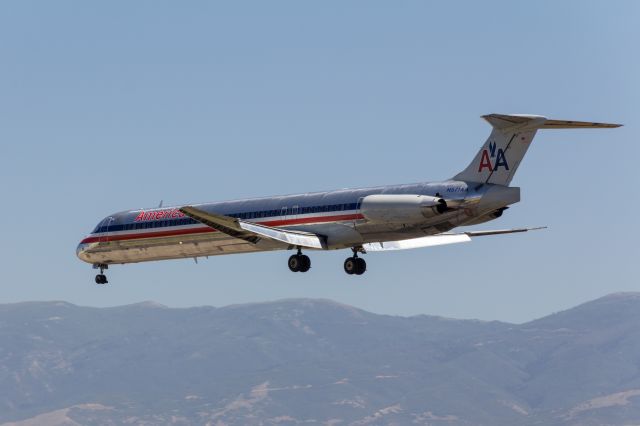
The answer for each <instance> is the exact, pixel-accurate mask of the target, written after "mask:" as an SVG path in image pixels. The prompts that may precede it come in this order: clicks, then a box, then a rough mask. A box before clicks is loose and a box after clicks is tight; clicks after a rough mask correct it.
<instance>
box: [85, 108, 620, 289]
mask: <svg viewBox="0 0 640 426" xmlns="http://www.w3.org/2000/svg"><path fill="white" fill-rule="evenodd" d="M482 118H484V119H485V120H486V121H487V122H488V123H489V124H490V125H491V126H492V131H491V134H490V135H489V138H488V139H487V140H486V142H485V143H484V144H483V145H482V147H481V148H480V150H479V151H478V152H477V154H476V155H475V157H474V158H473V160H472V161H471V163H470V164H469V165H468V166H467V168H466V169H464V170H463V171H462V172H460V173H458V174H456V175H455V176H453V177H452V178H450V179H447V180H445V181H441V182H433V183H414V184H403V185H388V186H379V187H371V188H360V189H340V190H335V191H327V192H313V193H305V194H297V195H283V196H275V197H265V198H253V199H244V200H235V201H223V202H216V203H204V204H190V205H183V206H175V207H162V203H161V205H160V207H158V208H152V209H138V210H127V211H123V212H119V213H114V214H112V215H110V216H107V217H106V218H104V219H102V220H101V221H100V222H99V223H98V225H97V226H96V227H95V229H94V230H93V231H92V232H91V233H90V234H89V235H88V236H86V237H85V238H84V239H82V241H80V244H79V245H78V247H77V249H76V254H77V256H78V257H79V258H80V259H81V260H83V261H85V262H87V263H90V264H92V265H93V267H94V269H99V270H100V273H99V274H97V275H96V277H95V282H96V283H97V284H106V283H107V282H108V281H107V277H106V275H105V274H104V270H105V269H108V268H109V265H113V264H126V263H135V262H146V261H154V260H166V259H179V258H193V259H195V261H196V263H197V259H198V257H208V256H215V255H223V254H235V253H248V252H262V251H272V250H295V253H294V254H293V255H291V256H290V257H289V259H288V266H289V269H290V270H291V271H292V272H307V271H308V270H309V269H310V268H311V260H310V258H309V257H308V256H307V255H306V254H303V252H302V251H303V250H338V249H350V250H351V251H352V255H351V256H349V257H348V258H347V259H346V260H345V261H344V265H343V267H344V271H345V272H346V273H347V274H349V275H362V274H363V273H364V272H365V271H366V269H367V264H366V262H365V260H364V258H362V257H360V256H359V255H362V254H366V253H368V252H378V251H389V250H403V249H413V248H420V247H429V246H437V245H443V244H453V243H461V242H466V241H470V240H471V239H472V238H474V237H480V236H488V235H499V234H510V233H519V232H527V231H531V230H535V229H541V228H515V229H503V230H496V231H462V232H451V231H452V230H453V229H454V228H457V227H459V226H468V225H477V224H481V223H484V222H488V221H491V220H494V219H497V218H499V217H501V216H502V214H503V213H504V211H505V210H506V209H508V208H509V206H510V205H512V204H515V203H517V202H519V201H520V188H518V187H512V186H509V184H510V183H511V180H512V179H513V177H514V175H515V173H516V171H517V169H518V166H520V163H521V161H522V159H523V158H524V155H525V154H526V152H527V149H528V148H529V146H530V145H531V142H532V140H533V138H534V136H535V135H536V132H537V131H538V130H539V129H579V128H614V127H620V126H621V125H620V124H610V123H595V122H584V121H568V120H551V119H547V118H546V117H543V116H538V115H524V114H512V115H505V114H489V115H484V116H482Z"/></svg>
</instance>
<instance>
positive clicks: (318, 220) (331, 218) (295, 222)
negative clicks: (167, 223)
mask: <svg viewBox="0 0 640 426" xmlns="http://www.w3.org/2000/svg"><path fill="white" fill-rule="evenodd" d="M357 219H364V216H362V215H361V214H343V215H336V216H317V217H308V218H300V219H289V220H272V221H267V222H255V223H257V224H259V225H266V226H285V225H304V224H309V223H326V222H338V221H343V220H357ZM207 232H218V231H217V230H215V229H213V228H210V227H208V226H202V227H199V228H189V229H174V230H172V231H156V232H144V233H137V234H120V235H105V236H92V237H87V238H85V239H84V240H82V241H80V244H86V243H97V242H108V241H125V240H136V239H144V238H161V237H174V236H178V235H190V234H204V233H207Z"/></svg>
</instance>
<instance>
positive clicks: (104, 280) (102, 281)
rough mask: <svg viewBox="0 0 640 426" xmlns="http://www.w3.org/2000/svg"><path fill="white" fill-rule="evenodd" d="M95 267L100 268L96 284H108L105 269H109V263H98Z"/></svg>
mask: <svg viewBox="0 0 640 426" xmlns="http://www.w3.org/2000/svg"><path fill="white" fill-rule="evenodd" d="M93 269H100V273H99V274H98V275H96V284H107V283H108V282H109V281H107V276H106V275H105V274H104V270H105V269H109V265H106V264H104V263H97V264H95V265H93Z"/></svg>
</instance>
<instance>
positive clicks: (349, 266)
mask: <svg viewBox="0 0 640 426" xmlns="http://www.w3.org/2000/svg"><path fill="white" fill-rule="evenodd" d="M356 260H357V259H356V258H355V257H347V259H346V260H345V261H344V271H345V272H346V273H347V274H349V275H353V274H355V273H356V268H357V266H356V264H357V262H356Z"/></svg>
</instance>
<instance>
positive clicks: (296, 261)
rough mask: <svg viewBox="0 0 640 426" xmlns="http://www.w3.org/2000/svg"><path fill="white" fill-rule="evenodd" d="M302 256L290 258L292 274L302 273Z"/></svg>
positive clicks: (295, 255)
mask: <svg viewBox="0 0 640 426" xmlns="http://www.w3.org/2000/svg"><path fill="white" fill-rule="evenodd" d="M300 257H301V256H300V255H297V254H294V255H292V256H291V257H289V270H290V271H291V272H300V267H301V266H302V265H301V263H302V262H301V260H300Z"/></svg>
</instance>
